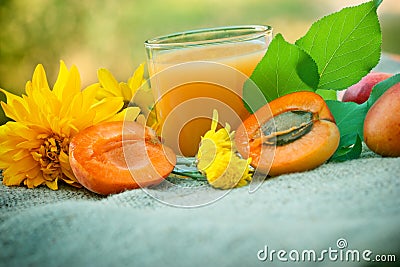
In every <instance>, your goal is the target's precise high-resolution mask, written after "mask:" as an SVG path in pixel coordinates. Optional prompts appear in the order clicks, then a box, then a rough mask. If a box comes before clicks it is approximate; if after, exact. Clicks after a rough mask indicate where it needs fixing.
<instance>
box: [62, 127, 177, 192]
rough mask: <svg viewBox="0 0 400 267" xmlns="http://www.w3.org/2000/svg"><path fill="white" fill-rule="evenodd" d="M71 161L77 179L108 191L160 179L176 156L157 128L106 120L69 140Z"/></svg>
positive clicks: (135, 186)
mask: <svg viewBox="0 0 400 267" xmlns="http://www.w3.org/2000/svg"><path fill="white" fill-rule="evenodd" d="M69 161H70V165H71V168H72V171H73V172H74V174H75V176H76V178H77V180H78V182H79V183H80V184H82V185H83V186H84V187H85V188H87V189H89V190H90V191H92V192H95V193H98V194H102V195H109V194H114V193H119V192H122V191H125V190H128V189H135V188H139V187H146V186H150V185H155V184H158V183H160V182H161V181H162V180H163V179H164V178H165V177H167V176H168V175H169V174H170V173H171V171H172V170H173V168H174V166H175V163H176V156H175V154H174V153H173V151H172V150H171V149H170V148H168V147H166V146H164V145H162V144H161V143H160V141H159V140H158V138H157V137H156V135H155V134H154V132H153V131H152V130H151V129H150V128H148V127H143V126H142V125H140V124H139V123H136V122H122V121H120V122H106V123H101V124H98V125H94V126H92V127H89V128H87V129H85V130H83V131H81V132H79V133H78V134H77V135H76V136H74V137H73V138H72V140H71V143H70V150H69Z"/></svg>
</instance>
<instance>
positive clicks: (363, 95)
mask: <svg viewBox="0 0 400 267" xmlns="http://www.w3.org/2000/svg"><path fill="white" fill-rule="evenodd" d="M392 75H393V74H390V73H385V72H370V73H368V74H367V75H366V76H365V77H363V78H362V79H361V80H360V81H359V82H358V83H356V84H354V85H352V86H350V87H349V88H347V90H346V91H345V92H344V94H343V98H342V101H343V102H355V103H358V104H362V103H364V102H365V101H367V100H368V98H369V96H370V95H371V91H372V88H373V87H374V86H375V85H376V84H377V83H379V82H381V81H383V80H386V79H387V78H389V77H391V76H392Z"/></svg>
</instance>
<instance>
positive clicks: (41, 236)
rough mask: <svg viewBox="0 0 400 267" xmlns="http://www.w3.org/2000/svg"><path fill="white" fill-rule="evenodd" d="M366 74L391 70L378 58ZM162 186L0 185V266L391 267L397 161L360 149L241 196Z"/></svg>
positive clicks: (397, 210) (398, 241) (399, 217)
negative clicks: (106, 189) (383, 259)
mask: <svg viewBox="0 0 400 267" xmlns="http://www.w3.org/2000/svg"><path fill="white" fill-rule="evenodd" d="M376 70H377V71H386V72H393V73H394V72H398V71H399V70H400V63H399V62H398V61H394V60H391V59H390V58H389V57H388V56H387V55H385V54H384V55H383V57H382V61H381V63H380V64H379V65H378V67H377V69H376ZM0 179H1V177H0ZM170 182H172V183H175V185H174V186H170V185H171V184H168V183H167V184H166V185H165V183H163V184H162V185H160V186H157V187H154V188H151V189H147V190H141V189H138V190H132V191H126V192H123V193H120V194H116V195H111V196H108V197H101V196H98V195H96V194H93V193H91V192H89V191H87V190H85V189H76V188H72V187H69V186H66V185H64V186H63V185H62V186H61V188H60V189H59V190H58V191H52V190H50V189H48V188H45V187H40V188H36V189H33V190H32V189H26V188H23V187H6V186H4V185H0V210H1V212H0V266H1V267H3V266H7V267H9V266H11V267H12V266H18V267H23V266H41V267H42V266H43V267H46V266H68V267H70V266H77V267H80V266H83V267H85V266H89V267H91V266H96V267H102V266H151V267H153V266H174V267H175V266H176V267H179V266H311V265H316V266H375V264H377V265H376V266H386V264H378V263H377V262H372V261H371V262H367V261H366V260H364V259H363V258H362V257H361V256H360V260H359V261H357V258H353V257H351V256H348V257H347V258H346V255H350V254H351V253H356V252H358V253H359V255H360V254H361V253H363V252H364V251H365V250H370V251H371V255H370V254H369V253H367V256H368V257H367V258H369V259H371V260H373V259H375V256H377V255H381V256H385V255H386V256H389V255H395V257H396V260H397V264H398V263H399V262H400V197H399V196H400V158H381V157H379V156H377V155H375V154H373V153H372V152H370V151H368V149H366V148H365V147H364V151H363V153H362V157H361V158H360V159H357V160H352V161H347V162H344V163H328V164H324V165H322V166H321V167H319V168H317V169H315V170H312V171H309V172H304V173H294V174H289V175H282V176H280V177H277V178H273V179H269V180H267V181H265V182H264V183H263V184H262V185H261V186H260V187H259V188H258V189H257V190H252V191H254V192H253V193H249V189H251V187H249V186H247V187H243V188H239V189H234V190H232V191H220V190H215V189H212V188H211V187H209V186H207V185H206V184H205V183H204V182H198V181H193V180H184V181H182V180H177V179H173V178H172V179H170ZM155 197H157V198H155ZM165 203H169V204H173V205H168V204H165ZM205 203H209V204H207V205H205ZM180 204H182V205H186V206H188V205H192V206H194V205H201V204H204V205H202V206H201V207H197V208H180V207H176V206H178V205H180ZM267 250H268V253H267V254H268V255H269V254H270V252H271V251H272V250H275V251H279V250H282V251H284V252H287V253H286V256H285V255H283V254H282V255H281V258H282V259H281V260H279V259H278V257H277V253H275V254H273V255H272V258H271V257H268V258H266V253H265V252H266V251H267ZM325 250H326V251H330V252H332V253H333V252H334V251H336V254H335V253H333V254H332V255H328V253H323V252H324V251H325ZM296 251H297V252H298V253H299V254H303V255H304V257H302V256H299V258H298V261H295V260H293V259H296V254H295V252H296ZM312 251H314V252H315V253H316V256H315V260H314V258H313V257H312V254H311V252H312ZM349 251H350V252H351V253H348V252H349ZM367 252H368V251H367ZM346 253H347V254H346ZM289 255H291V257H289ZM309 255H311V256H310V257H311V258H308V256H309ZM341 255H342V257H341V258H340V256H341ZM343 255H344V256H343ZM351 255H353V254H351ZM335 256H336V257H337V259H336V260H335ZM265 258H266V259H265ZM260 259H261V260H260ZM264 259H265V261H262V260H264ZM284 259H287V261H288V262H284V261H282V260H284ZM303 259H304V260H303ZM346 259H348V261H346ZM395 265H396V263H394V264H390V265H389V266H395Z"/></svg>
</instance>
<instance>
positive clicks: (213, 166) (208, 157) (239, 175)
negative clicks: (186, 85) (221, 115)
mask: <svg viewBox="0 0 400 267" xmlns="http://www.w3.org/2000/svg"><path fill="white" fill-rule="evenodd" d="M217 125H218V113H217V111H216V110H214V112H213V119H212V123H211V129H210V130H209V131H208V132H207V133H206V134H205V135H204V136H203V137H202V139H201V143H200V147H199V151H198V153H197V156H196V158H197V168H198V170H199V171H200V172H202V173H203V174H204V175H205V176H206V177H207V180H208V182H209V183H210V184H211V185H212V186H213V187H215V188H220V189H231V188H233V187H240V186H244V185H247V184H248V183H249V182H250V181H251V178H252V175H251V172H250V169H249V165H250V163H251V158H249V159H247V160H245V159H242V158H240V157H239V156H238V154H237V151H236V148H235V145H234V143H233V137H234V132H230V126H229V124H226V125H225V128H221V129H219V130H218V131H216V130H217Z"/></svg>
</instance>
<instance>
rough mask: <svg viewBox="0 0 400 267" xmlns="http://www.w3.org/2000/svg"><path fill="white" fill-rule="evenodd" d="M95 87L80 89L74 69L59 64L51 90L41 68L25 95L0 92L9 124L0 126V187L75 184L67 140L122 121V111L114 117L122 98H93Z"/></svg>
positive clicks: (97, 86) (26, 89) (51, 186)
mask: <svg viewBox="0 0 400 267" xmlns="http://www.w3.org/2000/svg"><path fill="white" fill-rule="evenodd" d="M98 89H99V85H98V84H94V85H91V86H89V87H87V88H86V89H85V90H83V91H81V81H80V75H79V72H78V69H77V68H76V67H75V66H73V67H72V68H71V69H70V70H68V68H67V67H66V66H65V64H64V62H63V61H61V62H60V71H59V74H58V78H57V80H56V83H55V84H54V87H53V90H51V89H50V88H49V85H48V83H47V77H46V73H45V70H44V68H43V66H42V65H40V64H39V65H38V66H37V67H36V69H35V71H34V73H33V77H32V81H28V82H27V83H26V87H25V93H26V95H22V97H19V96H16V95H14V94H11V93H9V92H7V91H5V90H3V89H0V90H1V92H3V93H4V94H5V95H6V97H7V103H4V102H2V103H1V106H2V107H3V110H4V112H5V114H6V116H7V117H9V118H10V119H12V120H13V121H9V122H7V123H6V124H4V125H2V126H0V169H2V170H3V184H5V185H9V186H11V185H21V184H22V183H23V184H24V185H26V186H27V187H29V188H33V187H37V186H39V185H42V184H44V185H46V186H48V187H49V188H51V189H54V190H55V189H57V188H58V181H60V180H62V181H65V182H66V183H68V184H70V185H74V186H79V183H78V181H77V180H76V178H75V176H74V174H73V172H72V170H71V167H70V164H69V159H68V149H69V143H70V140H71V138H72V137H73V136H74V135H76V134H77V133H78V132H79V131H80V130H82V129H85V128H87V127H89V126H91V125H94V124H97V123H100V122H103V121H108V120H117V119H120V118H121V117H122V118H123V117H124V113H125V112H126V110H124V112H122V113H118V112H119V111H120V110H121V108H122V106H123V101H122V100H123V99H122V98H121V97H106V98H103V99H102V100H100V101H99V100H97V99H96V97H95V96H96V92H97V91H98ZM133 113H134V112H133ZM136 113H137V114H138V113H139V112H138V111H137V112H136ZM131 114H132V113H131Z"/></svg>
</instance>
